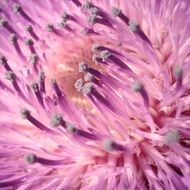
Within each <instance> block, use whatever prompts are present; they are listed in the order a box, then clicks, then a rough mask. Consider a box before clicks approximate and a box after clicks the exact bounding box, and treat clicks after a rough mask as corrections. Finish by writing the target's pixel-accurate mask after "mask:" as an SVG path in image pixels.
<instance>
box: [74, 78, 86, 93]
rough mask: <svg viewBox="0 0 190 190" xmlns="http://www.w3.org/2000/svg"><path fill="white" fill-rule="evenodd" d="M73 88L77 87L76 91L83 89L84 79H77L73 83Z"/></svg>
mask: <svg viewBox="0 0 190 190" xmlns="http://www.w3.org/2000/svg"><path fill="white" fill-rule="evenodd" d="M74 86H75V88H76V89H77V91H78V92H80V91H81V90H82V89H83V86H84V80H83V79H81V78H80V79H78V80H77V81H76V82H75V84H74Z"/></svg>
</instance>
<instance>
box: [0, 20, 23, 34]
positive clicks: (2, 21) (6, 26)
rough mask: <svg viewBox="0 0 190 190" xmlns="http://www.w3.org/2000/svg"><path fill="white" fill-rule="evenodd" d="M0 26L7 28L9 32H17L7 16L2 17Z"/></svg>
mask: <svg viewBox="0 0 190 190" xmlns="http://www.w3.org/2000/svg"><path fill="white" fill-rule="evenodd" d="M0 28H5V29H6V30H7V31H8V32H9V33H11V34H13V33H14V34H16V31H15V30H14V29H13V28H12V27H11V26H10V25H9V22H8V21H7V20H6V19H5V18H0ZM17 35H18V34H17ZM19 37H20V36H19ZM20 38H21V37H20Z"/></svg>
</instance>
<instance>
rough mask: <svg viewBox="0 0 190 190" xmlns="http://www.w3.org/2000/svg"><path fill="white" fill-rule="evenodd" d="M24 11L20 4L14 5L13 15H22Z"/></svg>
mask: <svg viewBox="0 0 190 190" xmlns="http://www.w3.org/2000/svg"><path fill="white" fill-rule="evenodd" d="M21 11H22V7H21V5H20V4H18V3H15V4H13V13H20V12H21Z"/></svg>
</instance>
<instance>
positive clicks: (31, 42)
mask: <svg viewBox="0 0 190 190" xmlns="http://www.w3.org/2000/svg"><path fill="white" fill-rule="evenodd" d="M25 44H26V45H27V46H28V47H29V49H30V51H31V53H32V54H35V52H36V51H35V49H34V42H33V40H32V39H26V40H25Z"/></svg>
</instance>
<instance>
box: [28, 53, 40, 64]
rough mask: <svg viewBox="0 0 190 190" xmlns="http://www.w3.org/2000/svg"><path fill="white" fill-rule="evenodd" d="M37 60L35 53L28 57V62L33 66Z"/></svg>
mask: <svg viewBox="0 0 190 190" xmlns="http://www.w3.org/2000/svg"><path fill="white" fill-rule="evenodd" d="M38 60H39V57H38V55H37V54H36V53H32V54H31V55H30V56H29V62H30V63H31V64H33V65H35V64H36V63H37V62H38Z"/></svg>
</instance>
